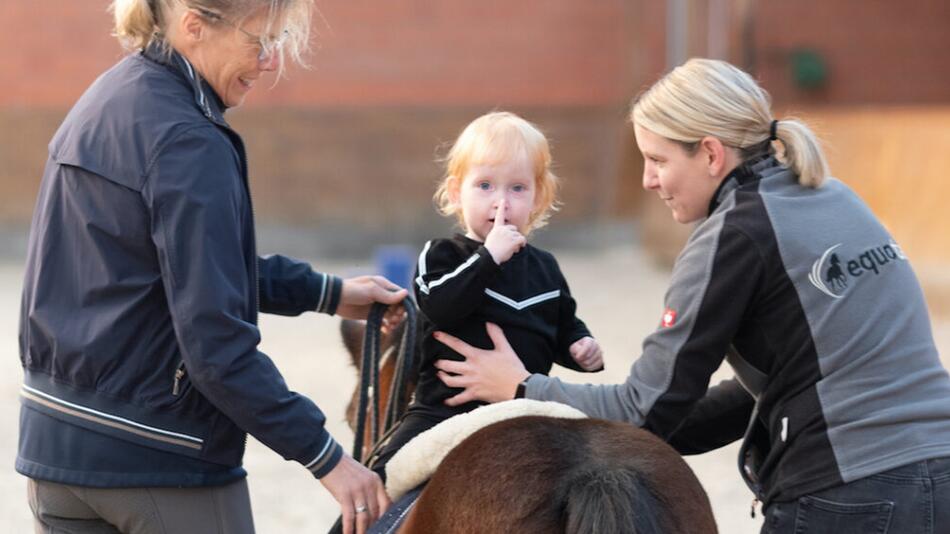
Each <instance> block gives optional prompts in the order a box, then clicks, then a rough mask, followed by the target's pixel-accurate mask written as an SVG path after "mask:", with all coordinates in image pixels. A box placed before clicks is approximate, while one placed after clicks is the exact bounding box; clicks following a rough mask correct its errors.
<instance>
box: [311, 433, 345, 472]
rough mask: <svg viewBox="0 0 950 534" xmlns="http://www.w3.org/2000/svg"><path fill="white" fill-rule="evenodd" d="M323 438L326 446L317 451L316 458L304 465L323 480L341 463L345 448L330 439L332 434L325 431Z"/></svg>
mask: <svg viewBox="0 0 950 534" xmlns="http://www.w3.org/2000/svg"><path fill="white" fill-rule="evenodd" d="M323 436H324V438H325V440H324V444H323V445H322V446H321V447H320V450H319V451H317V452H318V454H317V456H316V458H314V459H313V460H310V462H308V463H305V464H304V465H303V466H304V467H306V468H307V470H308V471H310V472H311V473H313V476H315V477H317V478H323V477H324V476H325V475H326V474H327V473H329V472H330V471H332V470H333V468H334V467H336V464H338V463H340V458H342V457H343V447H341V446H340V444H339V443H337V442H336V440H334V439H333V438H332V437H330V434H329V433H327V431H325V430H324V431H323Z"/></svg>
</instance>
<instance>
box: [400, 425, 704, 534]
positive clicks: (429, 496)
mask: <svg viewBox="0 0 950 534" xmlns="http://www.w3.org/2000/svg"><path fill="white" fill-rule="evenodd" d="M715 531H716V527H715V521H714V519H713V516H712V510H711V508H710V506H709V500H708V498H707V496H706V493H705V491H703V489H702V486H701V485H700V484H699V481H698V480H697V479H696V476H695V475H694V474H693V472H692V470H690V468H689V466H687V465H686V463H685V462H684V461H683V459H682V458H681V457H680V456H679V454H678V453H676V451H674V450H673V449H672V448H671V447H669V446H668V445H667V444H665V443H663V442H662V441H661V440H659V439H658V438H656V437H655V436H653V435H652V434H650V433H649V432H646V431H644V430H641V429H638V428H636V427H633V426H631V425H628V424H623V423H613V422H608V421H603V420H597V419H555V418H549V417H534V416H529V417H520V418H516V419H510V420H507V421H502V422H500V423H496V424H493V425H490V426H488V427H485V428H484V429H482V430H480V431H478V432H476V433H475V434H473V435H472V436H470V437H469V438H468V439H466V440H464V441H463V442H462V443H460V444H459V445H458V447H456V448H455V449H454V450H453V451H452V452H451V453H449V455H448V456H447V457H446V458H445V460H444V461H443V462H442V464H441V465H440V467H439V469H438V471H436V473H435V475H434V476H433V477H432V479H431V480H430V482H429V484H428V486H427V487H426V489H425V491H424V492H423V493H422V495H421V496H420V498H419V501H418V502H417V504H416V507H415V510H414V511H413V513H412V516H411V517H410V520H409V522H408V523H407V525H406V528H405V529H404V530H403V531H402V532H405V533H413V532H467V533H473V534H474V533H482V532H484V533H495V532H577V533H581V532H584V533H587V532H598V533H621V532H622V533H651V532H657V533H659V532H663V533H674V534H675V533H690V534H702V533H710V532H715Z"/></svg>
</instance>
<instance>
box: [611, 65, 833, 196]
mask: <svg viewBox="0 0 950 534" xmlns="http://www.w3.org/2000/svg"><path fill="white" fill-rule="evenodd" d="M771 106H772V103H771V99H770V97H769V94H768V93H767V92H766V91H765V90H764V89H762V88H761V87H760V86H759V84H758V83H756V82H755V80H753V79H752V77H751V76H749V75H748V74H746V73H745V72H743V71H741V70H739V69H738V68H736V67H734V66H732V65H730V64H729V63H726V62H725V61H719V60H714V59H697V58H694V59H691V60H689V61H687V62H686V63H684V64H683V65H680V66H679V67H676V68H675V69H673V70H672V71H671V72H669V73H668V74H667V75H666V76H664V77H663V78H661V79H660V80H659V81H657V82H656V83H655V84H653V86H652V87H650V88H649V89H647V90H646V91H645V92H644V93H643V94H641V95H640V96H639V97H637V99H636V100H635V101H634V104H633V110H632V111H631V112H630V119H631V120H632V121H633V123H634V124H636V125H639V126H640V127H642V128H645V129H647V130H650V131H651V132H653V133H655V134H657V135H660V136H663V137H666V138H667V139H670V140H672V141H676V142H679V143H681V144H683V145H684V146H685V147H687V148H689V147H694V146H695V145H696V143H697V142H699V141H700V140H701V139H702V138H704V137H706V136H711V137H715V138H717V139H719V140H720V141H722V143H723V144H724V145H726V146H728V147H732V148H734V149H736V150H738V151H739V154H740V155H741V156H742V157H743V158H748V157H751V156H754V155H757V154H760V153H762V152H763V151H765V150H767V149H768V148H769V147H768V143H769V141H771V140H772V135H771V133H772V132H771V126H772V120H773V119H772V110H771ZM775 139H776V140H778V141H780V142H781V143H782V145H783V146H784V147H785V150H784V155H783V156H782V158H781V159H782V160H783V163H785V164H786V165H787V166H788V168H789V169H791V171H792V172H794V173H795V174H796V175H797V176H798V181H799V183H800V184H802V185H803V186H806V187H819V186H820V185H821V184H822V183H823V182H824V181H825V178H826V177H827V176H828V174H829V173H828V163H827V161H826V160H825V155H824V153H823V152H822V150H821V145H820V144H819V142H818V138H817V137H816V136H815V134H814V133H813V132H812V131H811V129H809V128H808V126H806V125H805V123H803V122H801V121H799V120H797V119H783V120H780V121H778V123H777V124H776V131H775Z"/></svg>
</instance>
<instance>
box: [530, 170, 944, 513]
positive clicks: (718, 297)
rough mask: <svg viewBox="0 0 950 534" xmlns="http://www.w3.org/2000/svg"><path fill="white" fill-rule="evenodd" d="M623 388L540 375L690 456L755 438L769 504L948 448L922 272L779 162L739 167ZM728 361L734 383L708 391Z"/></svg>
mask: <svg viewBox="0 0 950 534" xmlns="http://www.w3.org/2000/svg"><path fill="white" fill-rule="evenodd" d="M664 307H665V309H664V311H663V314H662V319H661V322H660V325H659V326H658V328H657V330H656V331H655V332H654V333H653V334H651V335H650V336H648V337H647V338H646V340H645V341H644V343H643V352H642V355H641V357H640V358H639V359H638V360H636V361H635V362H634V364H633V366H632V368H631V371H630V375H629V377H628V378H627V380H626V382H625V383H623V384H618V385H608V386H597V385H579V384H566V383H563V382H561V381H560V380H558V379H556V378H550V377H546V376H541V375H533V376H532V377H531V378H530V379H529V381H528V385H527V388H526V396H527V397H529V398H532V399H541V400H552V401H558V402H563V403H566V404H569V405H572V406H575V407H577V408H579V409H581V410H583V411H585V412H586V413H588V414H589V415H591V416H594V417H602V418H606V419H613V420H622V421H629V422H630V423H633V424H635V425H639V426H642V427H644V428H646V429H648V430H650V431H652V432H654V433H655V434H657V435H659V436H660V437H662V438H664V439H666V440H668V441H669V442H670V443H671V444H673V445H674V446H675V447H676V448H677V449H678V450H680V452H682V453H686V454H689V453H701V452H705V451H708V450H711V449H714V448H717V447H720V446H722V445H725V444H727V443H730V442H732V441H735V440H737V439H739V438H740V437H742V436H744V443H743V446H742V449H741V452H740V458H739V464H740V471H741V472H742V474H743V476H744V478H745V479H746V481H747V483H748V484H749V485H750V487H751V488H752V490H753V491H754V492H755V493H756V496H757V497H758V498H759V499H761V500H762V501H764V502H766V503H767V502H770V501H772V500H780V501H781V500H789V499H794V498H796V497H799V496H801V495H805V494H808V493H811V492H814V491H818V490H821V489H823V488H827V487H832V486H835V485H839V484H841V483H846V482H850V481H853V480H856V479H860V478H863V477H866V476H869V475H872V474H875V473H879V472H882V471H886V470H888V469H891V468H894V467H897V466H901V465H904V464H908V463H911V462H915V461H919V460H923V459H929V458H937V457H944V456H950V378H948V375H947V372H946V370H945V369H944V368H943V366H942V365H941V362H940V360H939V356H938V354H937V350H936V347H935V344H934V341H933V335H932V332H931V325H930V319H929V316H928V313H927V308H926V305H925V302H924V297H923V293H922V291H921V289H920V286H919V284H918V281H917V279H916V276H915V275H914V273H913V271H912V269H911V266H910V263H909V262H908V260H907V258H906V256H905V255H904V253H903V252H902V250H901V248H900V246H899V245H898V244H897V243H896V242H895V241H894V239H893V238H892V237H891V236H890V235H889V234H888V232H887V231H886V230H885V229H884V227H883V226H882V225H881V224H880V223H879V222H878V220H877V219H876V218H875V216H874V215H873V214H872V213H871V211H870V210H869V209H868V207H867V206H866V205H865V204H864V203H863V202H862V201H861V200H860V199H859V198H858V197H857V195H855V194H854V193H853V192H852V191H851V190H850V189H849V188H848V187H847V186H845V185H844V184H843V183H841V182H840V181H838V180H835V179H829V180H828V182H827V183H826V184H825V185H823V186H822V187H820V188H817V189H811V188H805V187H802V186H800V185H799V184H798V182H797V177H796V176H795V175H794V174H793V173H792V172H791V171H789V170H788V169H787V168H785V167H783V166H782V165H780V164H779V163H778V162H777V161H776V160H775V159H774V158H773V157H771V156H763V157H758V158H755V159H753V160H750V161H749V162H747V163H746V164H745V165H742V166H740V167H738V168H737V169H736V170H734V171H733V172H732V173H730V175H729V176H727V177H726V179H725V180H724V181H723V183H722V185H721V186H720V188H719V190H718V191H717V192H716V194H715V195H714V198H713V201H712V205H711V206H710V214H709V217H708V218H707V219H705V220H704V221H702V222H701V223H700V224H699V225H698V226H697V228H696V229H695V231H694V232H693V234H692V235H691V237H690V239H689V241H688V243H687V244H686V246H685V248H684V250H683V251H682V253H681V254H680V256H679V257H678V258H677V260H676V263H675V266H674V268H673V275H672V280H671V285H670V288H669V290H668V292H667V294H666V297H665V303H664ZM723 358H726V359H727V360H728V362H729V363H730V364H731V366H732V368H733V369H734V370H735V372H736V377H737V379H735V380H731V381H727V382H724V383H722V384H719V385H718V386H716V387H713V388H708V385H709V378H710V375H711V374H712V373H713V372H714V371H715V370H716V369H717V368H718V367H719V365H720V363H721V362H722V360H723Z"/></svg>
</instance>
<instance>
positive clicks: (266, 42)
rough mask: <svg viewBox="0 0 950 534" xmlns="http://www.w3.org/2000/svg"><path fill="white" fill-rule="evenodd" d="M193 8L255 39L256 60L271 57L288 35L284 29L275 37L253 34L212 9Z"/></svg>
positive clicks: (279, 49)
mask: <svg viewBox="0 0 950 534" xmlns="http://www.w3.org/2000/svg"><path fill="white" fill-rule="evenodd" d="M194 10H195V11H197V12H198V14H199V15H201V16H203V17H205V18H209V19H212V20H219V21H221V22H223V23H225V24H227V25H228V26H231V27H232V28H234V29H236V30H237V31H239V32H241V33H243V34H244V35H246V36H247V37H248V38H250V39H251V40H252V41H257V46H258V47H259V49H260V50H259V51H258V53H257V61H260V62H263V61H266V60H267V59H269V58H271V57H273V56H274V54H277V53H279V52H280V51H281V50H282V49H283V48H284V44H285V43H286V42H287V38H288V37H289V36H290V32H289V31H287V30H284V31H282V32H280V35H278V36H277V37H275V38H270V37H262V36H260V35H255V34H253V33H251V32H249V31H247V30H245V29H244V28H242V27H240V26H238V25H237V24H235V23H234V22H233V21H230V20H228V19H226V18H224V17H223V16H221V15H219V14H217V13H215V12H213V11H208V10H207V9H201V8H200V7H196V8H194Z"/></svg>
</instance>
